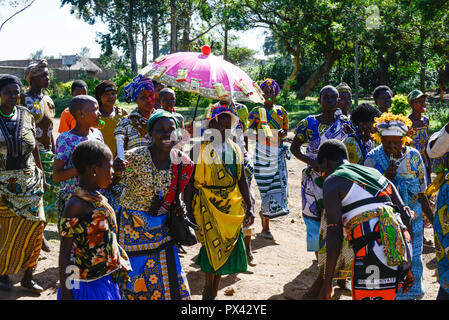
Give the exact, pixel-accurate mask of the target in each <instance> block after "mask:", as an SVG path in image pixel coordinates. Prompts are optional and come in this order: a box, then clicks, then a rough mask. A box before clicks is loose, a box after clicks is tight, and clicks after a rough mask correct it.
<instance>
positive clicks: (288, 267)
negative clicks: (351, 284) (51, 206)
mask: <svg viewBox="0 0 449 320" xmlns="http://www.w3.org/2000/svg"><path fill="white" fill-rule="evenodd" d="M287 167H288V171H289V193H290V198H289V207H290V211H291V213H290V215H288V216H284V217H280V218H277V219H275V220H272V221H271V222H270V226H271V232H272V234H273V236H274V239H275V240H274V241H273V240H266V239H263V238H261V237H260V236H259V234H260V232H261V229H262V227H261V222H260V217H259V216H258V214H257V212H258V210H259V208H260V194H259V192H258V190H257V188H256V186H255V183H253V185H252V188H253V190H254V192H255V196H256V208H255V212H256V221H255V227H256V237H255V238H254V239H253V241H252V247H253V254H254V257H255V262H256V263H257V265H256V266H255V267H250V266H248V271H247V272H245V273H240V274H234V275H229V276H224V277H223V279H222V282H221V285H220V289H219V292H218V297H217V299H220V300H225V299H227V300H266V299H274V300H300V299H301V297H302V295H303V294H304V293H305V292H306V290H307V289H308V287H309V286H310V285H311V284H312V282H313V281H314V280H315V278H316V276H317V272H318V268H317V265H316V260H315V255H314V254H313V253H310V252H307V250H306V237H305V235H306V228H305V224H304V221H303V219H302V218H301V217H300V213H301V192H300V181H301V171H302V169H303V168H304V165H303V164H302V162H300V161H299V160H296V159H291V160H288V161H287ZM45 235H46V238H47V239H50V244H51V249H52V251H51V252H50V253H46V252H42V253H41V257H40V261H39V263H38V267H37V270H36V272H35V279H36V281H37V282H38V283H39V284H40V285H42V286H43V287H44V289H45V291H44V292H43V293H42V294H41V295H40V296H34V295H31V294H29V293H28V292H27V291H26V290H25V289H22V288H21V287H20V279H21V275H22V272H21V273H19V274H18V275H15V276H12V277H11V278H12V280H13V282H14V288H13V290H12V291H11V292H8V293H4V292H0V300H4V299H8V300H15V299H43V300H54V299H56V292H57V286H58V251H59V241H58V234H57V228H56V226H55V225H49V226H47V228H46V230H45ZM425 236H426V238H427V239H432V240H433V231H432V229H426V230H425ZM199 249H200V245H199V244H197V245H195V246H192V247H189V248H186V251H187V254H185V255H183V256H181V264H182V266H183V268H184V271H185V272H186V274H187V279H188V282H189V285H190V290H191V294H192V299H194V300H200V299H201V293H202V289H203V285H204V274H203V273H202V272H201V270H200V269H199V266H198V265H196V264H195V262H194V261H195V258H196V256H197V254H198V252H199ZM423 264H424V281H425V287H426V291H427V292H426V295H425V297H424V299H426V300H434V299H435V298H436V295H437V293H438V288H439V285H438V283H437V282H436V277H435V269H436V258H435V252H434V249H433V248H430V247H426V246H424V254H423ZM231 289H232V290H233V291H234V293H233V294H232V295H226V292H228V291H232V290H231ZM333 298H334V299H336V300H350V299H351V297H350V296H349V295H347V294H346V293H343V292H342V291H341V290H339V289H335V291H334V296H333Z"/></svg>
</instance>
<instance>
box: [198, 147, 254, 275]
mask: <svg viewBox="0 0 449 320" xmlns="http://www.w3.org/2000/svg"><path fill="white" fill-rule="evenodd" d="M216 150H218V149H217V147H216V146H214V145H213V144H212V143H210V142H206V143H203V144H202V145H201V152H200V154H199V156H198V159H197V162H196V168H195V175H194V187H195V189H196V190H197V193H196V194H195V195H194V198H193V213H194V217H195V221H196V223H197V225H198V226H199V230H196V235H197V238H198V240H199V242H201V244H202V245H203V246H204V247H205V249H206V250H205V251H206V253H207V257H208V260H209V263H210V266H211V267H212V269H213V270H214V271H217V270H218V269H220V268H221V267H222V266H223V265H225V263H226V262H227V261H228V259H229V258H230V256H231V254H232V252H233V250H234V248H235V246H236V244H237V242H238V239H239V235H240V233H241V229H242V223H243V220H244V217H245V212H244V210H243V206H242V201H243V198H242V194H241V193H240V190H239V187H238V181H239V179H240V175H241V174H242V170H243V167H242V153H241V151H240V148H239V147H238V146H237V145H236V144H235V143H233V142H232V141H230V140H229V139H228V140H227V141H226V151H225V155H224V158H225V159H228V158H229V154H231V153H232V159H233V161H232V163H229V164H228V163H223V155H221V154H220V152H218V151H216ZM226 154H227V155H228V156H226ZM226 162H228V161H226ZM203 252H204V250H203ZM244 253H245V259H246V252H244ZM234 271H235V272H240V271H241V269H240V270H234Z"/></svg>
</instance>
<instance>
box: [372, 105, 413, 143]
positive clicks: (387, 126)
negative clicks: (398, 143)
mask: <svg viewBox="0 0 449 320" xmlns="http://www.w3.org/2000/svg"><path fill="white" fill-rule="evenodd" d="M374 126H375V127H376V128H377V132H376V133H374V134H373V135H372V137H373V138H374V139H375V140H376V141H377V142H378V143H379V144H380V143H382V139H381V138H382V137H383V136H397V137H402V144H403V145H406V144H407V143H409V142H411V141H412V140H411V139H410V137H408V136H407V133H408V131H409V129H410V128H411V127H412V121H411V120H410V119H409V118H408V117H406V116H404V115H402V114H393V113H389V112H385V113H383V114H382V115H381V116H380V117H379V118H374Z"/></svg>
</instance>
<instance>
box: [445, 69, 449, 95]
mask: <svg viewBox="0 0 449 320" xmlns="http://www.w3.org/2000/svg"><path fill="white" fill-rule="evenodd" d="M444 79H445V83H446V84H447V83H448V82H449V62H447V63H446V68H445V72H444ZM446 92H448V93H449V87H448V88H447V90H446Z"/></svg>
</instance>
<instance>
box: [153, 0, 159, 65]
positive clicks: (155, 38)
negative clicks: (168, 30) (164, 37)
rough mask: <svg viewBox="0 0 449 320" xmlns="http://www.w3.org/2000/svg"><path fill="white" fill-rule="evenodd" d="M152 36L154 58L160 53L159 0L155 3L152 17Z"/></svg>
mask: <svg viewBox="0 0 449 320" xmlns="http://www.w3.org/2000/svg"><path fill="white" fill-rule="evenodd" d="M151 38H152V40H153V60H156V59H157V58H158V57H159V55H160V51H159V13H158V10H157V2H156V1H155V2H154V3H153V16H152V17H151Z"/></svg>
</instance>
